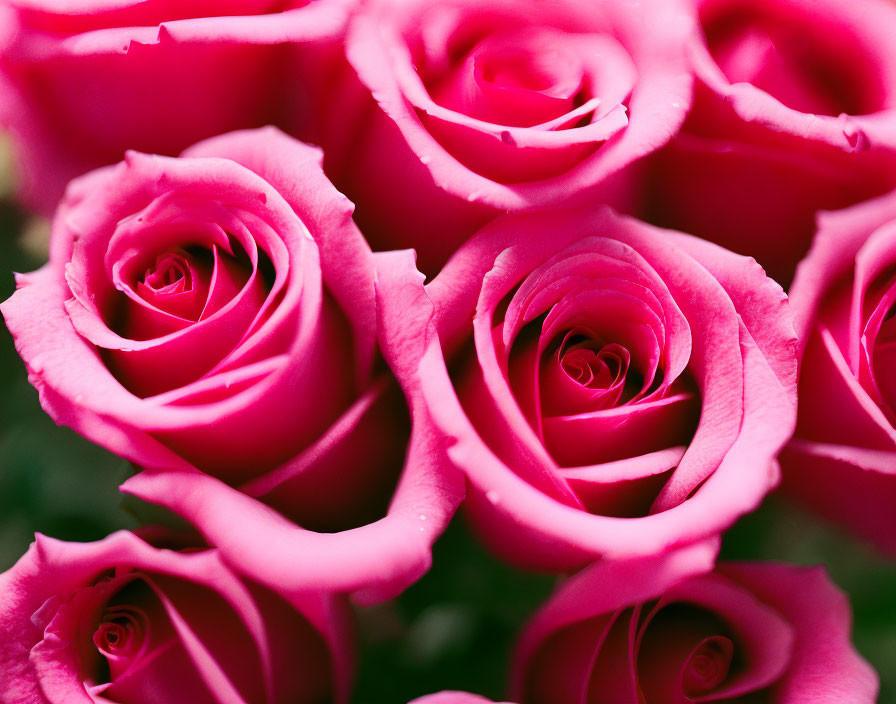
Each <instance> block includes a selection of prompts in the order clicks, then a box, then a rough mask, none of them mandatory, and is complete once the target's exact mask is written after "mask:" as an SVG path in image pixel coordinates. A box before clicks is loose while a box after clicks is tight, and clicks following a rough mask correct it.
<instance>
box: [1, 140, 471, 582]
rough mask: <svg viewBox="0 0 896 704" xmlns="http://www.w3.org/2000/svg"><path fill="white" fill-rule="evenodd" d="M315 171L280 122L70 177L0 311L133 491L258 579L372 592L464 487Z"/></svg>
mask: <svg viewBox="0 0 896 704" xmlns="http://www.w3.org/2000/svg"><path fill="white" fill-rule="evenodd" d="M320 161H321V154H320V152H319V150H316V149H313V148H311V147H308V146H306V145H304V144H301V143H299V142H297V141H295V140H293V139H291V138H289V137H286V136H285V135H283V134H282V133H280V132H278V131H276V130H274V129H265V130H261V131H248V132H238V133H233V134H230V135H225V136H222V137H218V138H214V139H212V140H209V141H207V142H203V143H200V144H198V145H196V146H194V147H192V148H191V149H190V150H189V151H188V152H187V153H186V155H185V156H184V157H182V158H178V159H175V158H168V157H159V156H147V155H143V154H138V153H131V154H129V156H128V158H127V160H126V161H125V162H123V163H121V164H119V165H117V166H114V167H107V168H105V169H101V170H99V171H96V172H93V173H91V174H88V175H86V176H84V177H82V178H81V179H79V180H76V181H74V182H73V183H72V185H71V186H70V188H69V190H68V193H67V196H66V199H65V201H64V202H63V204H62V206H61V208H60V210H59V212H58V214H57V216H56V218H55V220H54V225H53V233H52V245H51V248H52V251H51V254H50V261H49V263H48V264H47V265H46V266H45V267H44V268H42V269H41V270H39V271H37V272H35V273H33V274H29V275H25V276H21V277H19V280H18V284H19V289H18V291H17V292H16V293H15V294H14V295H13V297H12V298H11V299H10V300H9V301H7V302H6V303H4V304H3V306H2V311H3V314H4V316H5V318H6V321H7V324H8V326H9V329H10V331H11V332H12V334H13V337H14V338H15V342H16V347H17V349H18V351H19V353H20V354H21V356H22V357H23V359H24V360H25V363H26V365H27V367H28V370H29V374H30V376H29V378H30V380H31V382H32V383H33V384H34V385H35V386H36V387H37V389H38V391H39V392H40V397H41V402H42V404H43V406H44V408H45V410H46V411H47V412H48V413H49V414H50V415H51V416H52V417H53V418H54V419H55V420H56V421H57V422H58V423H60V424H64V425H68V426H70V427H72V428H74V429H75V430H76V431H78V432H79V433H81V434H83V435H85V436H86V437H87V438H89V439H91V440H93V441H95V442H97V443H99V444H101V445H103V446H105V447H107V448H108V449H110V450H112V451H113V452H116V453H117V454H120V455H122V456H123V457H125V458H127V459H129V460H131V461H132V462H134V463H135V464H136V465H138V466H139V467H141V468H145V469H146V473H145V474H144V475H142V476H140V477H139V478H138V479H136V480H135V481H134V482H132V483H130V484H129V487H130V489H131V490H132V492H133V493H138V494H139V495H140V496H141V497H142V498H144V499H147V500H150V501H155V502H157V503H162V504H165V505H166V506H168V507H169V508H171V509H173V510H175V511H176V512H178V513H180V514H182V515H183V516H184V517H185V518H186V519H187V520H188V521H189V522H191V523H192V524H193V525H194V526H196V527H197V528H199V530H201V531H202V532H204V533H205V534H206V537H208V538H209V543H210V544H213V545H215V546H217V547H219V548H220V549H221V550H222V551H223V552H226V553H228V554H229V557H230V559H232V561H233V562H234V563H238V564H241V565H242V566H243V568H244V569H246V570H247V571H248V572H249V573H250V574H255V575H256V577H257V579H259V580H260V581H267V582H268V583H269V584H273V585H277V586H282V587H283V588H285V589H288V588H289V585H290V583H291V582H292V581H295V580H298V581H297V583H298V584H308V583H309V582H313V581H314V580H318V581H319V584H320V585H321V586H322V587H326V588H334V589H336V588H338V589H346V590H355V589H359V588H364V589H365V590H366V593H367V595H368V596H369V597H371V598H373V595H376V598H385V597H388V596H392V595H393V594H394V593H397V591H400V589H401V588H403V587H404V586H406V585H407V584H408V583H409V582H410V581H412V580H413V579H415V578H416V577H418V576H419V575H420V574H422V572H423V571H425V569H426V568H427V567H428V565H429V562H430V560H431V556H430V546H431V543H432V541H433V540H434V539H435V537H436V536H437V535H439V533H440V532H441V530H442V529H443V528H444V526H445V524H446V523H447V521H448V519H449V517H450V515H451V513H452V512H453V510H454V508H455V506H456V505H457V503H458V502H459V501H460V498H461V494H462V487H460V486H455V484H459V482H458V481H456V480H455V479H454V478H453V476H452V474H451V473H449V472H444V471H443V469H444V468H443V464H444V463H443V461H442V460H441V454H440V453H438V452H436V451H435V449H434V448H433V443H435V442H436V441H437V439H438V435H436V434H435V433H434V432H433V431H432V429H431V427H430V423H429V421H428V416H427V415H426V411H425V408H423V405H422V400H421V398H420V393H419V391H418V389H417V382H416V381H415V379H414V378H413V377H412V376H411V375H410V374H409V373H407V372H406V368H407V367H408V366H410V365H412V363H413V354H419V352H417V351H416V347H412V348H411V350H410V352H409V353H408V352H406V351H405V349H404V346H405V345H406V344H407V343H408V342H414V343H415V344H416V341H406V340H404V339H397V338H388V339H384V338H382V336H381V335H380V333H381V331H380V329H379V327H380V325H379V323H378V319H377V318H378V315H377V310H376V309H377V301H376V295H377V286H376V282H375V258H374V255H372V253H371V252H370V249H369V248H368V246H367V244H366V243H365V241H364V239H363V237H362V236H361V233H360V232H359V231H358V229H357V228H356V227H355V225H354V223H353V222H352V218H351V214H352V205H351V203H349V202H348V200H347V199H346V198H345V197H344V196H342V195H341V194H340V193H338V192H337V191H336V190H335V189H334V188H333V187H332V185H331V184H330V183H329V182H328V181H327V180H326V177H325V176H324V175H323V172H322V171H321V167H320ZM412 281H413V282H414V283H417V281H418V280H417V278H416V277H414V278H413V279H412ZM396 285H399V286H400V285H401V282H400V281H398V282H397V283H396ZM378 337H379V338H380V339H379V340H378ZM409 354H410V355H411V356H408V355H409ZM389 365H391V368H392V369H393V370H395V373H397V374H398V379H397V381H396V377H395V376H393V373H392V371H391V370H390V368H389ZM402 387H403V389H404V392H405V393H402ZM405 394H406V395H405ZM197 469H198V470H201V471H197ZM203 473H204V474H203ZM271 509H274V510H271ZM299 526H301V528H299ZM312 531H316V532H312ZM275 535H276V536H279V539H278V540H273V537H274V536H275ZM210 536H213V537H210Z"/></svg>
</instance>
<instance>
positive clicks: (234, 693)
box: [0, 531, 353, 704]
mask: <svg viewBox="0 0 896 704" xmlns="http://www.w3.org/2000/svg"><path fill="white" fill-rule="evenodd" d="M351 630H352V629H351V621H350V614H349V612H348V609H347V607H346V605H345V603H344V602H342V601H339V600H338V599H336V598H334V597H332V596H330V595H327V594H323V593H316V592H313V591H311V592H305V593H303V594H294V595H291V597H290V598H289V600H286V599H284V598H282V597H280V596H278V595H276V594H274V593H273V592H271V591H270V590H268V589H266V588H264V587H261V586H259V585H258V584H255V583H253V582H251V581H248V580H245V579H242V578H240V577H238V576H236V575H235V574H234V573H233V572H232V571H231V570H230V568H229V567H228V566H227V565H226V564H225V562H224V561H223V560H222V559H221V557H220V555H219V554H218V553H217V552H216V551H215V550H210V549H205V550H198V551H196V550H194V551H183V552H175V551H172V550H161V549H156V548H155V547H152V546H151V545H149V544H147V543H145V542H144V541H143V540H141V539H140V538H138V537H137V536H135V535H134V534H132V533H128V532H124V531H122V532H119V533H115V534H113V535H111V536H110V537H108V538H106V539H105V540H102V541H100V542H98V543H64V542H60V541H56V540H51V539H49V538H45V537H43V536H37V540H36V542H35V544H34V545H33V546H32V547H31V549H30V550H29V551H28V553H26V555H25V556H24V557H22V559H21V560H19V562H18V564H16V565H15V566H14V567H13V568H12V569H10V570H9V571H8V572H6V573H5V574H3V575H0V699H2V700H3V701H4V702H22V703H24V702H28V703H29V704H57V703H59V702H63V701H65V702H85V703H86V702H102V703H103V704H160V703H161V702H165V704H262V703H264V704H323V702H347V701H348V695H349V688H350V684H351V678H352V667H353V664H352V660H353V657H352V649H353V648H352V642H351V635H352V634H351Z"/></svg>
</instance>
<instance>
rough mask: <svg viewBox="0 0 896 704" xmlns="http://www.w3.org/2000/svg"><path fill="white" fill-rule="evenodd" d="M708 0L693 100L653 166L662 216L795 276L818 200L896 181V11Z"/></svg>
mask: <svg viewBox="0 0 896 704" xmlns="http://www.w3.org/2000/svg"><path fill="white" fill-rule="evenodd" d="M695 4H696V8H697V11H698V13H699V18H700V25H701V26H702V30H703V35H701V36H700V37H698V38H695V39H694V41H693V44H692V47H691V49H692V51H691V53H692V55H693V62H694V67H695V70H696V73H697V77H698V84H697V92H696V96H695V100H694V109H693V111H692V113H691V115H690V116H689V118H688V120H687V121H686V122H685V125H684V127H683V128H682V132H681V134H680V135H678V136H677V137H676V138H675V139H674V140H673V141H672V143H671V144H670V145H669V147H668V148H667V149H665V150H663V151H662V153H661V154H659V155H658V157H657V160H656V162H655V164H654V169H653V176H652V177H653V188H652V189H651V191H650V194H649V198H648V200H647V203H646V205H647V208H648V214H649V218H650V219H651V220H653V221H655V222H657V223H658V224H660V225H663V226H666V227H674V228H677V229H680V230H684V231H686V232H690V233H693V234H695V235H699V236H701V237H706V238H708V239H710V240H712V241H713V242H717V243H719V244H721V245H722V246H724V247H728V248H729V249H732V250H734V251H737V252H742V253H744V254H750V255H753V256H755V257H756V258H757V259H758V260H759V263H760V264H762V265H763V266H764V267H766V269H767V270H768V272H769V275H771V276H773V277H775V278H776V279H777V280H778V281H780V282H781V283H783V284H785V285H786V284H787V283H788V282H789V281H790V279H791V277H792V276H793V271H794V267H795V266H796V263H797V262H798V261H799V259H800V258H802V256H803V255H804V254H805V253H806V250H807V249H808V248H809V244H810V242H811V239H812V233H813V225H814V216H815V212H816V211H817V210H818V209H820V208H840V207H843V206H846V205H849V204H852V203H855V202H857V201H860V200H864V199H865V198H868V197H871V196H873V195H877V194H880V193H882V192H884V191H885V190H888V189H889V188H892V187H893V186H894V185H896V172H894V170H893V168H892V163H893V160H894V158H896V155H894V149H896V89H894V86H896V44H894V43H893V36H894V35H896V6H894V4H893V3H892V2H889V1H888V0H868V1H867V2H841V1H840V0H696V2H695Z"/></svg>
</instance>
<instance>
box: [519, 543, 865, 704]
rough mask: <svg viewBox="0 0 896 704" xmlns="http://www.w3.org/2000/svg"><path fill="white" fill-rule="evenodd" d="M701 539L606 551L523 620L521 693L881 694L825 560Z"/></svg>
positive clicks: (574, 698) (563, 699) (681, 696)
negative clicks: (733, 550) (723, 557)
mask: <svg viewBox="0 0 896 704" xmlns="http://www.w3.org/2000/svg"><path fill="white" fill-rule="evenodd" d="M712 553H713V550H712V549H711V548H710V547H709V546H707V545H702V546H699V547H698V548H688V549H685V550H680V551H673V552H670V553H667V554H665V555H662V556H659V557H656V558H648V559H636V560H630V561H623V562H619V563H598V564H596V565H594V566H593V567H590V568H588V569H587V570H585V571H584V572H582V573H581V574H579V575H576V577H574V578H572V579H571V580H569V581H567V582H566V583H565V584H562V585H561V586H560V588H559V589H558V590H557V592H556V593H555V594H554V595H553V596H552V597H551V599H550V600H549V601H548V602H547V603H546V604H545V605H544V606H543V607H542V608H541V609H540V610H539V611H538V613H536V614H535V616H534V617H533V619H532V620H531V621H530V622H529V624H528V625H527V626H526V627H525V629H524V631H523V634H522V637H521V639H520V643H519V647H518V650H517V652H516V656H515V659H514V664H513V667H512V677H511V697H512V699H513V701H517V702H520V704H541V703H542V702H550V704H567V703H568V704H582V703H588V702H594V703H595V704H597V703H598V702H614V704H673V703H675V704H690V703H691V702H708V701H712V702H751V703H755V704H760V703H761V704H820V703H821V702H832V703H833V702H843V703H844V704H845V702H849V704H874V702H875V701H877V690H878V682H877V676H876V674H875V673H874V670H872V669H871V667H870V666H869V665H868V663H866V662H865V661H864V660H863V659H862V658H861V657H860V656H859V654H858V653H857V652H856V651H855V649H854V648H853V647H852V645H851V643H850V627H851V613H850V609H849V603H848V601H847V600H846V598H845V596H844V595H843V594H842V593H841V592H840V591H839V590H838V589H837V588H836V587H835V586H834V585H833V584H832V583H831V581H830V580H829V578H828V577H827V575H826V573H825V571H824V569H823V568H821V567H808V568H807V567H796V566H793V565H786V564H780V563H761V562H757V563H737V562H731V563H720V564H719V565H718V566H717V567H716V568H715V570H713V571H712V572H710V573H707V574H696V575H695V573H694V570H695V568H698V567H703V568H704V569H709V568H711V567H712Z"/></svg>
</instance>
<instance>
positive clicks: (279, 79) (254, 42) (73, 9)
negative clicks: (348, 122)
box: [0, 0, 354, 214]
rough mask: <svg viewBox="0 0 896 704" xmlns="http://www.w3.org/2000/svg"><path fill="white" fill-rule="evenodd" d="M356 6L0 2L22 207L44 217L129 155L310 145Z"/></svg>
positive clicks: (345, 2)
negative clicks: (254, 131) (258, 133)
mask: <svg viewBox="0 0 896 704" xmlns="http://www.w3.org/2000/svg"><path fill="white" fill-rule="evenodd" d="M353 4H354V0H228V1H227V2H210V1H208V0H179V1H178V2H165V1H160V0H149V1H146V0H139V1H138V0H114V1H112V2H110V1H109V0H89V1H87V2H77V3H59V2H48V1H45V0H7V1H5V2H3V3H2V5H0V125H2V126H3V127H4V128H5V129H7V130H9V131H10V133H11V135H12V137H13V141H14V144H15V146H16V157H17V159H16V162H17V166H18V169H17V176H18V178H19V179H20V181H19V184H18V195H19V197H20V198H21V199H22V200H23V201H24V202H25V203H26V204H27V205H28V206H29V207H31V208H35V209H38V210H40V211H41V212H42V213H44V214H51V213H52V212H53V208H54V207H55V205H56V203H57V202H58V201H59V199H60V198H61V196H62V193H63V189H64V188H65V185H66V183H67V182H68V181H69V180H70V179H72V178H74V177H75V176H80V175H81V174H83V173H85V172H87V171H90V170H91V169H94V168H97V167H99V166H104V165H106V164H112V163H115V162H117V161H119V160H120V159H121V158H122V157H123V156H124V153H125V151H126V150H128V149H137V150H139V151H145V152H150V153H155V154H168V155H171V156H174V155H176V154H178V153H179V152H180V151H182V150H183V149H185V148H186V147H188V146H190V145H191V144H193V143H194V142H196V141H198V140H200V139H205V138H207V137H212V136H214V135H216V134H221V133H223V132H228V131H230V130H235V129H243V128H249V127H263V126H265V125H268V124H276V125H278V126H280V127H283V128H284V129H288V130H289V131H290V132H291V133H292V132H294V133H295V134H296V135H297V136H301V137H303V138H309V137H310V136H311V133H312V132H313V131H314V123H315V121H318V120H320V114H321V112H322V111H323V110H324V104H325V102H326V100H327V98H328V91H329V90H330V85H329V81H330V80H331V79H332V76H330V75H329V71H330V70H331V69H332V68H333V67H334V66H335V65H336V61H337V59H341V40H342V34H343V31H344V28H345V23H346V20H347V16H348V13H349V9H350V7H351V6H352V5H353ZM4 37H7V38H8V39H7V41H4Z"/></svg>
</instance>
